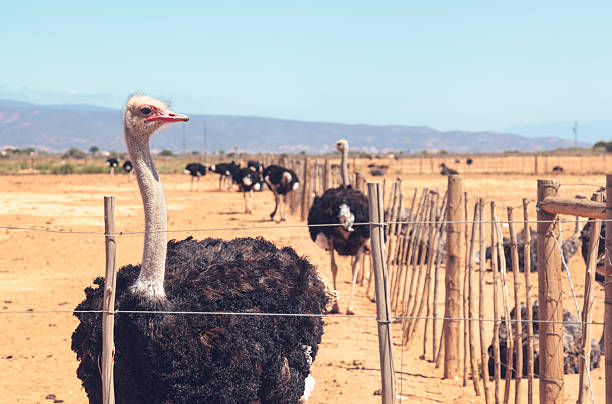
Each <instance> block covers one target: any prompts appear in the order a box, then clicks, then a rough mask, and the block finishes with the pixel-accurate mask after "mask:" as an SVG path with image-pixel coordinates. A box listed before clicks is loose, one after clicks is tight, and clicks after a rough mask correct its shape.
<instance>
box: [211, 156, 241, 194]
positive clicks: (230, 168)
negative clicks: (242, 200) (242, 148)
mask: <svg viewBox="0 0 612 404" xmlns="http://www.w3.org/2000/svg"><path fill="white" fill-rule="evenodd" d="M238 170H240V164H236V163H235V162H234V161H232V162H231V163H218V164H213V165H211V166H210V171H212V172H214V173H216V174H219V191H221V189H222V187H223V182H224V181H226V182H227V183H228V184H227V187H228V189H229V187H230V186H231V184H232V179H233V177H234V175H235V174H236V173H237V172H238Z"/></svg>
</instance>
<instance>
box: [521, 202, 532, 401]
mask: <svg viewBox="0 0 612 404" xmlns="http://www.w3.org/2000/svg"><path fill="white" fill-rule="evenodd" d="M527 205H528V201H527V198H523V231H524V232H525V246H524V247H523V248H524V249H523V257H524V259H523V267H524V268H523V270H524V275H525V306H527V307H526V308H525V309H526V310H525V321H526V322H527V324H526V327H527V404H532V403H533V380H534V378H535V374H534V373H535V372H534V363H533V322H532V321H531V320H532V319H533V316H532V309H533V308H532V307H531V296H530V295H531V281H530V279H529V274H530V273H531V227H530V226H529V215H528V212H527Z"/></svg>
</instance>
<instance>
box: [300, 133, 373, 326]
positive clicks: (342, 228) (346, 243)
mask: <svg viewBox="0 0 612 404" xmlns="http://www.w3.org/2000/svg"><path fill="white" fill-rule="evenodd" d="M336 149H337V150H338V151H339V152H340V153H342V163H341V165H342V185H341V186H339V187H338V188H330V189H328V190H326V191H325V193H324V194H323V195H322V196H321V197H320V198H319V197H315V199H314V202H313V204H312V207H311V208H310V212H308V225H309V226H310V227H309V228H308V230H309V231H310V238H311V239H312V241H314V242H315V243H316V244H317V245H318V246H319V247H321V248H323V249H325V250H326V251H329V252H330V257H331V272H332V276H333V281H334V289H336V290H337V285H336V274H337V273H338V266H337V265H336V261H335V259H334V250H335V251H337V252H338V254H340V255H344V256H347V255H350V256H352V257H353V264H352V275H353V282H352V285H351V295H350V297H349V302H348V307H347V309H346V313H347V314H353V313H354V311H353V307H352V301H353V294H354V293H355V282H356V280H357V274H358V272H359V271H358V269H357V263H358V262H359V258H360V257H361V254H362V253H363V252H364V250H367V251H369V244H368V243H369V239H370V227H369V226H367V225H360V226H355V227H353V226H354V224H355V223H367V222H369V221H370V212H369V211H368V199H367V198H366V196H365V195H364V194H363V193H361V192H360V191H357V190H355V189H353V188H352V187H351V186H350V185H349V181H348V169H347V158H348V142H347V141H346V140H344V139H341V140H338V142H336ZM322 224H336V226H333V225H332V226H315V227H313V226H312V225H322ZM333 311H334V312H338V303H337V302H336V303H335V305H334V308H333Z"/></svg>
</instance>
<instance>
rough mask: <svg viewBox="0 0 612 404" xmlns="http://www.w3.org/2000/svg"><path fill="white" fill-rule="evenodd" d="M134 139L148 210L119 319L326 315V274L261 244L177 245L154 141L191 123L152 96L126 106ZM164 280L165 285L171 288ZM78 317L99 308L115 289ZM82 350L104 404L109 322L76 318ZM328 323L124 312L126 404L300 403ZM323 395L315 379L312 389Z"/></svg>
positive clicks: (120, 297)
mask: <svg viewBox="0 0 612 404" xmlns="http://www.w3.org/2000/svg"><path fill="white" fill-rule="evenodd" d="M124 119H125V139H126V143H127V147H128V151H129V153H130V157H131V159H132V161H133V162H134V168H135V173H136V177H137V179H138V185H139V187H140V191H141V194H142V200H143V204H144V211H145V230H146V232H145V239H144V251H143V258H142V264H141V265H126V266H125V267H123V268H121V269H120V270H119V272H118V274H117V285H116V296H117V297H116V301H117V303H116V304H117V309H118V310H128V311H151V310H157V311H170V310H171V311H191V312H193V311H204V312H241V313H248V314H253V313H312V314H317V315H318V314H321V313H322V312H323V311H324V310H325V306H326V304H327V303H328V300H329V299H328V296H327V294H326V289H325V287H324V285H323V283H322V282H321V280H320V279H319V277H318V275H317V273H316V270H315V268H314V267H313V266H312V265H311V264H310V263H309V262H308V261H307V260H306V259H304V258H302V257H300V256H298V255H297V254H296V252H295V251H294V250H293V249H292V248H290V247H285V248H282V249H278V248H277V247H276V246H274V245H273V244H272V243H270V242H268V241H266V240H263V239H262V238H256V239H253V238H238V239H234V240H232V241H223V240H220V239H211V238H208V239H205V240H202V241H196V240H193V239H192V238H191V237H189V238H187V239H185V240H183V241H174V240H172V241H170V242H168V243H167V229H168V219H167V210H166V199H165V197H164V191H163V188H162V185H161V182H160V179H159V175H158V173H157V171H156V169H155V166H154V164H153V160H152V158H151V154H150V150H149V137H150V135H151V134H152V133H153V132H154V131H155V130H156V129H158V128H159V127H160V126H162V125H163V124H165V123H168V122H176V121H186V120H188V119H189V118H187V117H186V116H184V115H180V114H176V113H173V112H170V111H169V110H168V109H167V107H166V105H164V104H163V103H161V102H160V101H158V100H155V99H152V98H150V97H147V96H143V95H136V96H132V97H131V98H130V99H129V100H128V102H127V105H126V108H125V118H124ZM164 278H165V279H164ZM94 284H95V285H94V286H93V287H88V288H87V289H85V295H86V298H85V300H84V301H83V302H82V303H81V304H79V305H78V306H77V308H76V310H100V309H101V308H102V302H103V295H104V279H102V278H98V279H96V280H95V281H94ZM75 316H76V317H77V318H78V319H79V322H80V323H79V325H78V327H77V329H76V331H75V332H74V334H73V335H72V349H73V350H74V351H75V352H76V354H77V359H78V360H79V361H80V364H79V367H78V369H77V376H78V377H79V378H80V379H81V381H82V384H83V387H84V388H85V391H86V393H87V395H88V397H89V402H90V403H101V402H102V393H101V382H100V372H99V360H100V356H101V346H102V343H101V341H102V333H101V315H100V314H98V313H96V314H92V313H78V312H76V313H75ZM322 327H323V323H322V320H321V318H320V317H307V316H303V317H302V316H295V317H291V316H263V315H221V314H219V315H185V314H176V315H175V314H161V313H159V314H143V313H122V314H119V315H118V316H116V319H115V345H116V350H115V356H114V360H115V368H114V372H115V394H116V402H117V403H118V404H119V403H131V404H134V403H154V404H157V403H159V404H162V403H223V404H230V403H239V404H248V403H252V402H254V401H258V400H259V402H261V403H262V404H264V403H298V401H299V400H300V397H301V396H302V395H303V393H304V392H305V390H304V386H305V384H306V383H305V380H306V379H307V378H308V377H309V368H310V365H311V363H312V360H313V359H314V357H315V355H316V352H317V347H318V344H319V342H320V340H321V334H322V332H323V329H322ZM308 380H309V384H310V385H312V379H308Z"/></svg>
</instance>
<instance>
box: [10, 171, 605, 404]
mask: <svg viewBox="0 0 612 404" xmlns="http://www.w3.org/2000/svg"><path fill="white" fill-rule="evenodd" d="M394 177H395V175H391V174H389V175H388V176H387V182H389V181H390V180H393V179H395V178H394ZM548 178H550V176H549V177H548ZM555 178H557V179H559V181H560V182H561V184H562V186H561V189H560V196H565V197H574V196H575V195H576V194H582V195H585V196H587V197H590V195H591V194H592V193H593V192H594V191H595V190H597V186H596V185H604V184H605V177H604V176H603V175H588V176H587V175H585V176H573V175H562V176H556V177H555ZM536 180H537V177H536V176H534V175H505V176H500V175H482V174H481V175H475V174H468V175H466V176H465V177H464V182H463V185H464V190H465V191H466V192H468V193H469V196H470V197H482V198H485V199H486V200H487V201H489V200H491V199H493V200H495V201H496V202H497V204H498V215H499V216H501V218H502V220H504V219H505V218H506V212H505V207H507V206H513V207H518V206H519V205H520V204H521V201H522V198H524V197H526V198H528V199H529V200H534V199H535V196H536ZM162 181H163V183H164V185H165V192H166V198H167V200H168V210H169V228H170V230H171V231H175V230H183V229H206V228H214V230H208V231H204V230H202V231H197V232H194V231H176V232H173V233H171V235H170V237H169V238H176V239H181V238H185V237H187V236H189V235H193V236H194V237H195V238H204V237H220V238H226V239H227V238H233V237H239V236H253V237H254V236H262V237H264V238H266V239H269V240H271V241H273V242H275V243H276V244H277V245H289V246H292V247H294V248H295V249H296V250H297V251H298V252H299V253H300V254H303V255H305V256H307V257H309V259H310V261H311V262H312V263H313V264H315V265H316V266H317V267H318V269H319V271H320V273H321V275H322V276H323V277H324V278H326V279H329V280H330V281H331V272H330V270H329V254H328V253H326V252H325V251H323V250H321V249H320V248H318V247H317V246H316V245H315V244H314V243H313V242H312V241H311V240H310V237H309V235H308V231H307V228H306V226H305V223H303V222H300V221H299V218H298V217H295V216H291V215H288V220H287V222H285V223H283V224H274V223H271V222H270V221H269V213H270V212H271V211H272V210H273V208H274V198H273V196H272V193H271V192H269V191H266V192H261V193H256V194H255V195H254V201H253V212H254V213H253V214H252V215H247V214H244V213H243V210H244V205H243V199H242V196H241V194H240V193H238V192H218V190H217V184H218V182H217V177H216V176H210V175H208V176H206V177H205V178H204V179H203V180H202V182H201V184H200V192H190V190H189V187H190V184H189V178H188V177H187V176H184V175H179V174H166V175H162ZM387 185H388V184H387ZM387 187H388V186H387ZM415 187H416V188H419V189H422V188H425V187H428V188H438V189H440V190H442V191H444V189H445V188H446V177H443V176H440V175H437V174H431V175H412V176H404V177H403V191H404V195H407V196H411V195H412V192H413V189H414V188H415ZM104 195H115V196H116V198H117V201H116V204H117V205H116V218H115V219H116V228H117V230H118V231H123V232H139V231H142V230H143V227H144V226H143V213H142V207H141V199H140V194H139V192H138V187H137V185H136V181H135V180H132V181H129V180H128V176H127V175H115V176H110V175H103V174H90V175H64V176H62V175H19V176H0V200H1V201H2V203H1V204H0V226H14V227H27V228H41V229H51V230H65V231H75V232H96V233H97V234H86V233H83V234H58V233H53V232H42V231H40V232H39V231H37V232H32V231H22V230H4V229H0V341H2V342H1V343H0V369H2V371H1V372H0V403H5V402H6V403H48V402H52V401H49V400H46V399H45V397H46V396H47V395H49V394H54V395H56V396H57V398H58V399H60V400H63V402H65V403H84V402H87V398H86V396H85V393H84V391H83V390H82V389H81V386H80V381H79V380H78V379H77V377H76V367H77V361H76V358H75V355H74V353H73V352H72V351H71V350H70V336H71V334H72V331H73V330H74V329H75V327H76V324H77V320H76V318H75V317H73V316H72V314H71V313H32V314H28V313H25V314H10V313H4V314H2V311H6V310H24V311H26V310H30V309H32V310H66V311H70V310H72V309H73V308H74V307H75V306H76V305H77V304H78V303H79V302H80V301H81V300H82V299H83V298H84V293H83V289H84V288H85V287H86V286H89V285H90V284H91V283H92V281H93V279H94V278H95V277H97V276H102V275H103V273H104V238H103V235H102V233H103V230H104V223H103V204H102V200H103V196H104ZM473 202H474V200H473V199H471V200H470V203H471V209H472V208H473ZM486 212H487V217H488V209H487V210H486ZM520 212H521V210H518V209H517V211H516V213H515V215H517V216H518V217H522V215H521V214H519V213H520ZM530 217H531V218H532V219H535V217H536V213H535V206H534V203H531V205H530ZM243 227H244V228H246V229H244V230H236V228H243ZM520 227H522V226H520ZM520 227H519V229H520ZM534 227H535V225H534ZM249 228H250V229H249ZM222 229H225V230H222ZM489 229H490V227H489V226H488V225H487V232H488V231H489ZM572 229H573V224H572V223H566V224H564V226H563V237H564V238H566V237H569V235H570V234H571V233H572ZM487 237H488V236H487ZM487 240H488V238H487ZM141 254H142V235H141V234H136V235H132V234H125V235H121V236H119V237H118V239H117V256H118V265H119V266H123V265H125V264H128V263H137V262H140V260H141ZM366 262H367V263H368V264H369V260H367V261H366ZM338 265H339V268H340V272H339V281H340V282H339V291H340V309H341V311H342V310H343V309H345V308H346V302H347V297H348V294H349V292H350V262H349V260H348V259H344V258H342V257H340V258H339V259H338ZM569 266H570V273H571V275H572V281H573V284H574V289H575V291H576V295H577V297H578V299H579V300H578V304H579V306H580V308H582V296H583V295H582V293H583V291H584V262H583V261H582V257H581V256H580V253H577V254H576V255H575V256H574V257H573V258H572V260H571V261H570V262H569ZM490 275H491V274H490V272H489V273H487V275H486V276H487V281H488V283H489V284H490V282H491V276H490ZM522 277H523V275H522V274H521V284H522ZM508 278H509V280H511V279H512V274H511V273H509V275H508ZM531 282H532V284H533V285H537V274H535V273H532V274H531ZM329 284H331V282H329ZM487 290H489V291H490V290H491V287H488V288H487ZM564 291H565V292H566V293H565V298H564V307H565V308H567V309H569V310H570V311H572V312H575V306H574V303H573V299H572V297H571V296H572V295H571V291H570V288H569V285H568V282H567V280H566V279H564ZM521 293H522V294H523V295H524V291H522V292H521ZM533 296H535V294H534V295H533ZM595 296H596V300H595V308H594V315H593V319H594V321H602V320H603V311H604V307H603V290H602V288H601V287H600V285H596V288H595ZM487 297H488V298H489V299H491V296H487ZM355 309H356V313H357V314H365V315H375V314H376V308H375V305H374V303H372V302H371V301H370V299H368V298H367V297H366V296H365V290H364V289H358V291H357V294H356V299H355ZM440 310H441V311H443V305H442V304H441V305H440ZM490 310H491V312H490V313H488V314H487V317H489V318H490V317H492V308H490ZM487 327H488V328H487V329H488V332H490V328H491V327H492V325H488V326H487ZM422 333H423V331H422V323H421V325H420V329H419V331H418V332H417V338H416V340H415V341H413V342H412V343H411V345H410V346H409V347H407V348H405V349H404V350H402V349H401V347H400V345H399V341H400V339H401V331H400V327H399V325H395V326H394V339H395V340H396V342H397V343H396V344H395V346H394V349H395V351H394V357H395V368H396V372H397V381H398V383H397V384H398V393H401V395H402V396H403V397H405V398H406V400H403V401H410V402H414V403H431V402H433V403H470V402H474V403H484V399H483V398H482V396H481V397H476V396H475V395H474V393H473V388H472V387H471V383H468V387H461V380H460V379H458V380H454V379H453V380H444V379H442V375H443V369H442V368H439V369H436V368H435V367H434V364H433V363H432V362H431V347H430V346H428V347H427V352H426V355H425V359H426V360H423V359H420V358H419V357H420V356H421V355H422V354H423V352H422V351H423V347H422V345H423V344H422ZM593 336H594V338H596V339H599V337H600V336H601V327H600V326H599V327H594V329H593ZM429 340H430V341H431V338H429ZM487 341H490V337H488V338H487ZM312 373H313V376H314V378H315V379H316V382H317V384H316V387H315V390H314V393H313V395H312V397H311V400H310V401H309V403H345V402H354V403H378V402H380V396H377V395H374V392H375V391H376V390H378V389H379V388H380V373H379V363H378V341H377V331H376V321H375V320H374V319H370V318H359V317H354V318H328V319H326V320H325V335H324V336H323V341H322V344H321V346H320V350H319V353H318V356H317V358H316V361H315V363H314V365H313V369H312ZM603 376H604V372H603V368H602V367H600V368H599V369H596V370H595V371H593V372H591V378H592V380H593V388H594V395H595V397H603V396H604V380H603ZM513 385H514V383H513ZM490 386H492V383H491V384H490ZM522 389H523V390H522V396H523V400H524V401H525V402H526V392H527V381H526V380H524V381H523V383H522ZM577 390H578V375H566V378H565V400H566V402H568V403H569V402H575V401H576V397H577ZM512 391H514V387H513V388H512ZM535 394H536V397H537V394H538V393H537V382H536V384H535Z"/></svg>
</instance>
